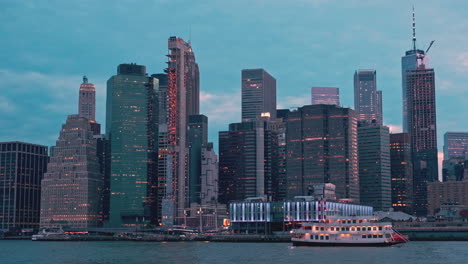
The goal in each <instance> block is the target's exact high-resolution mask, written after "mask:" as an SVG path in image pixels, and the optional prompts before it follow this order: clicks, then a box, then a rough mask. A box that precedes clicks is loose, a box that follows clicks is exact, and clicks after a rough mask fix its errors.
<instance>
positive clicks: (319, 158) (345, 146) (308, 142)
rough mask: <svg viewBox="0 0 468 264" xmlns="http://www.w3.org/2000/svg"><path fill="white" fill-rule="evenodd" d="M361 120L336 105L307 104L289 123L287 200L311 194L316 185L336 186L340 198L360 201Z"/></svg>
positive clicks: (291, 117) (287, 133)
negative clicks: (358, 124)
mask: <svg viewBox="0 0 468 264" xmlns="http://www.w3.org/2000/svg"><path fill="white" fill-rule="evenodd" d="M357 144H358V142H357V117H356V113H355V112H354V110H352V109H349V108H341V107H337V106H335V105H306V106H303V107H300V108H298V109H297V110H294V111H291V112H290V113H289V114H288V117H287V123H286V146H287V155H288V156H287V197H288V198H289V199H291V198H294V196H298V195H308V194H309V193H310V192H311V191H313V190H312V188H313V185H314V184H316V183H333V184H335V185H336V196H337V199H352V200H353V201H355V202H359V178H358V173H359V170H358V148H357Z"/></svg>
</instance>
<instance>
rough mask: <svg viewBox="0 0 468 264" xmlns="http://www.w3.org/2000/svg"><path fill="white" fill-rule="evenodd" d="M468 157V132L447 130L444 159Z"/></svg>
mask: <svg viewBox="0 0 468 264" xmlns="http://www.w3.org/2000/svg"><path fill="white" fill-rule="evenodd" d="M451 158H462V159H465V160H467V159H468V132H446V133H445V134H444V160H449V159H451Z"/></svg>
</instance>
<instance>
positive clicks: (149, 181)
mask: <svg viewBox="0 0 468 264" xmlns="http://www.w3.org/2000/svg"><path fill="white" fill-rule="evenodd" d="M157 102H158V79H155V78H153V77H148V76H147V74H146V67H145V66H141V65H136V64H121V65H119V66H118V68H117V75H114V76H112V77H111V78H110V79H109V80H108V81H107V113H106V138H107V139H108V140H109V155H110V165H109V170H110V178H111V179H110V189H111V196H110V219H109V226H111V227H122V226H127V227H128V226H139V225H144V224H147V223H149V222H156V221H157V199H156V194H157V154H158V119H159V118H158V117H159V116H158V104H157Z"/></svg>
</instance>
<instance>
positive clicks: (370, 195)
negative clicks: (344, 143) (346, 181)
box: [358, 121, 391, 211]
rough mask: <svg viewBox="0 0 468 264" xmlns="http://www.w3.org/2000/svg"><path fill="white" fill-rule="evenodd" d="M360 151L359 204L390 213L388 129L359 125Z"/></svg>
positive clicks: (370, 124)
mask: <svg viewBox="0 0 468 264" xmlns="http://www.w3.org/2000/svg"><path fill="white" fill-rule="evenodd" d="M358 150H359V155H358V156H359V190H360V203H361V204H363V205H368V206H372V207H374V210H376V211H387V210H388V209H390V207H391V182H390V135H389V128H388V127H386V126H382V125H379V124H377V123H376V122H374V123H367V122H366V121H364V122H359V125H358Z"/></svg>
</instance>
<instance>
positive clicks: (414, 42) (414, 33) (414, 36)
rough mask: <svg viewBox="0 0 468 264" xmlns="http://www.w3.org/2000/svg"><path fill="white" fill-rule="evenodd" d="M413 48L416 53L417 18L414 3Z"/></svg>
mask: <svg viewBox="0 0 468 264" xmlns="http://www.w3.org/2000/svg"><path fill="white" fill-rule="evenodd" d="M413 50H414V51H415V54H416V18H415V15H414V5H413Z"/></svg>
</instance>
